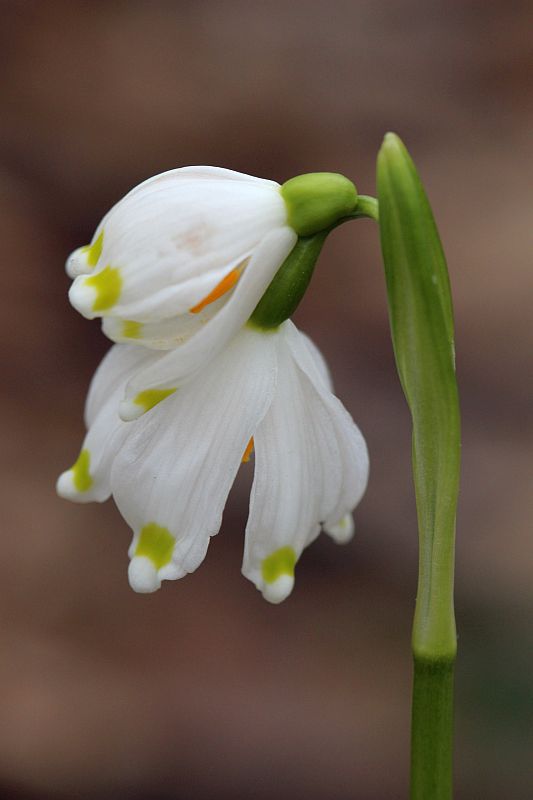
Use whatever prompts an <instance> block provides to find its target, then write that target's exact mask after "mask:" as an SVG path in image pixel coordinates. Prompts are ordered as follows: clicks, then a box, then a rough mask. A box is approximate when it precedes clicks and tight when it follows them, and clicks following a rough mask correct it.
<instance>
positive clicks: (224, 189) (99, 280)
mask: <svg viewBox="0 0 533 800" xmlns="http://www.w3.org/2000/svg"><path fill="white" fill-rule="evenodd" d="M280 188H281V187H280V186H279V184H277V183H275V182H274V181H268V180H262V179H260V178H255V177H252V176H249V175H243V174H241V173H238V172H233V171H231V170H227V169H220V168H217V167H183V168H181V169H174V170H170V171H169V172H164V173H162V174H161V175H157V176H155V177H153V178H150V179H149V180H147V181H145V182H144V183H141V184H140V185H139V186H137V187H136V188H135V189H133V190H132V191H131V192H129V194H127V195H126V196H125V197H124V198H123V199H122V200H120V201H119V202H118V203H117V204H116V205H115V206H114V207H113V208H112V209H111V210H110V211H109V213H108V214H107V215H106V216H105V217H104V219H103V220H102V221H101V223H100V224H99V225H98V227H97V229H96V232H95V234H94V237H93V241H92V243H91V244H90V245H87V246H86V247H81V248H79V249H78V250H76V251H75V252H74V253H72V255H71V256H70V257H69V259H68V261H67V272H68V274H69V275H70V277H72V278H74V282H73V284H72V286H71V288H70V292H69V297H70V301H71V303H72V305H73V306H74V307H75V308H76V309H77V310H78V311H80V312H81V313H82V314H83V315H84V316H86V317H88V318H90V319H92V318H94V317H102V318H103V329H104V332H105V333H106V335H107V336H109V338H111V339H112V340H113V341H116V342H128V341H131V342H134V343H136V344H143V345H146V346H148V347H150V348H156V349H157V348H159V349H170V348H173V347H175V346H176V345H178V344H182V343H183V342H184V341H186V340H187V339H189V338H194V335H195V334H196V333H197V332H198V331H200V330H201V329H202V328H204V327H206V328H209V329H210V330H211V324H209V325H206V323H209V322H210V320H213V322H214V319H213V318H214V317H217V316H218V313H219V312H220V311H221V310H222V309H223V308H225V306H226V305H231V306H232V313H229V314H228V313H227V314H225V315H224V323H223V324H220V323H219V324H218V325H216V326H215V328H214V330H213V331H212V332H211V334H210V335H207V336H206V337H204V339H203V342H204V348H205V349H204V353H203V355H206V354H208V353H209V354H215V355H216V353H217V352H219V351H220V350H221V349H223V347H224V346H225V344H226V342H227V341H229V339H231V338H232V336H233V335H234V334H235V333H236V332H237V331H238V330H239V328H240V327H241V326H242V325H243V324H244V322H246V320H247V319H248V318H249V317H250V315H251V314H252V312H253V310H254V308H255V306H256V305H257V303H258V302H259V300H260V299H261V297H262V296H263V294H264V292H265V290H266V288H267V287H268V285H269V283H270V282H271V280H272V278H273V277H274V275H275V274H276V272H277V270H278V269H279V267H280V265H281V263H282V262H283V261H284V259H285V257H286V256H287V255H288V253H289V252H290V251H291V249H292V248H293V246H294V244H295V242H296V238H297V237H296V234H295V232H294V230H293V229H292V228H291V227H290V226H289V225H288V222H287V207H286V204H285V201H284V199H283V197H282V195H281V193H280ZM198 355H199V351H198V350H197V351H196V356H197V357H198ZM197 363H198V364H200V365H201V366H203V362H200V361H198V362H197Z"/></svg>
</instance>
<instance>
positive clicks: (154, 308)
mask: <svg viewBox="0 0 533 800" xmlns="http://www.w3.org/2000/svg"><path fill="white" fill-rule="evenodd" d="M310 181H311V183H312V184H313V187H312V191H311V193H310V192H309V186H306V184H309V182H310ZM302 187H303V188H302ZM326 195H329V203H328V202H326V203H324V197H325V196H326ZM356 201H357V195H356V193H355V188H354V187H353V185H352V184H350V183H349V181H347V180H346V179H345V178H342V176H329V177H328V175H327V174H326V175H325V176H322V175H320V174H319V175H318V176H314V177H313V176H301V177H300V178H299V179H293V181H288V182H287V184H284V186H283V187H280V186H279V185H278V184H276V183H273V182H271V181H264V180H260V179H257V178H252V177H250V176H245V175H240V174H238V173H233V172H230V171H228V170H220V169H214V168H208V167H190V168H185V169H181V170H173V171H171V172H167V173H164V174H163V175H160V176H157V177H155V178H152V179H150V180H149V181H146V182H145V183H143V184H141V185H140V186H139V187H137V188H136V189H134V190H133V191H132V192H130V193H129V194H128V195H127V196H126V197H125V198H124V199H123V200H122V201H120V202H119V203H118V204H117V205H116V206H115V207H114V208H113V209H111V211H110V212H109V213H108V214H107V215H106V216H105V217H104V219H103V220H102V222H101V223H100V225H99V226H98V228H97V230H96V233H95V235H94V237H93V241H92V243H91V245H89V246H87V247H84V248H80V249H79V250H77V251H75V253H73V254H72V256H71V257H70V258H69V260H68V262H67V271H68V273H69V275H71V277H74V278H75V279H74V283H73V285H72V287H71V290H70V299H71V302H72V303H73V305H74V306H75V307H76V308H77V309H78V310H79V311H81V313H83V314H84V315H85V316H87V317H90V318H91V317H95V316H101V317H103V329H104V332H105V333H106V334H107V335H108V336H109V337H110V338H112V339H113V340H114V341H116V342H119V344H116V345H115V346H114V347H113V348H112V349H111V350H110V352H109V354H108V355H107V356H106V358H105V359H104V361H103V363H102V365H101V366H100V368H99V369H98V371H97V373H96V375H95V377H94V379H93V383H92V386H91V389H90V392H89V395H88V399H87V405H86V423H87V427H88V433H87V436H86V439H85V442H84V445H83V447H82V451H81V454H80V457H79V458H78V460H77V462H76V464H75V465H74V466H73V467H72V468H71V469H70V470H67V471H66V472H65V473H63V474H62V475H61V476H60V478H59V480H58V492H59V494H60V495H62V496H63V497H67V498H69V499H72V500H77V501H79V502H88V501H92V500H96V501H102V500H105V499H107V498H108V497H109V496H110V495H111V494H112V495H113V496H114V498H115V501H116V503H117V505H118V507H119V509H120V511H121V513H122V514H123V516H124V518H125V519H126V521H127V522H128V523H129V525H130V526H131V527H132V529H133V531H134V537H133V541H132V545H131V548H130V558H131V562H130V568H129V578H130V583H131V585H132V587H133V588H134V589H136V590H137V591H143V592H146V591H153V590H154V589H157V588H158V587H159V586H160V584H161V581H162V580H165V579H175V578H179V577H182V576H183V575H185V574H187V573H188V572H191V571H193V570H194V569H196V568H197V567H198V565H199V564H200V563H201V561H202V560H203V558H204V557H205V553H206V550H207V546H208V542H209V537H210V536H212V535H214V534H215V533H217V532H218V529H219V527H220V523H221V518H222V512H223V509H224V505H225V502H226V499H227V495H228V493H229V490H230V488H231V485H232V483H233V481H234V478H235V475H236V473H237V471H238V469H239V466H240V464H241V462H242V461H247V460H248V459H249V457H250V454H251V452H252V450H253V451H255V477H254V484H253V489H252V499H251V505H250V517H249V521H248V526H247V530H246V544H245V553H244V562H243V572H244V574H245V575H246V576H247V577H248V578H250V580H252V581H253V582H254V583H255V585H256V586H257V588H258V589H260V590H261V591H262V593H263V595H264V596H265V597H266V598H267V599H268V600H270V601H272V602H279V601H280V600H282V599H284V598H285V597H286V596H287V595H288V594H289V593H290V591H291V589H292V586H293V583H294V567H295V564H296V562H297V560H298V558H299V557H300V555H301V553H302V550H303V549H304V547H305V546H306V545H307V544H309V543H310V542H311V541H312V540H313V539H314V538H315V537H316V536H317V535H318V533H319V532H320V529H321V527H323V528H324V530H326V531H327V532H328V533H330V535H331V536H333V538H335V539H336V540H338V541H341V540H347V539H348V538H350V535H351V532H352V530H353V522H352V520H351V511H352V509H353V508H354V507H355V505H356V504H357V503H358V502H359V500H360V498H361V496H362V494H363V492H364V489H365V486H366V480H367V472H368V458H367V453H366V447H365V444H364V441H363V439H362V437H361V434H360V433H359V431H358V429H357V427H356V426H355V425H354V423H353V421H352V419H351V417H350V416H349V414H348V413H347V412H346V411H345V409H344V408H343V407H342V405H341V403H340V401H339V400H338V399H337V398H336V397H335V396H334V395H333V394H332V392H331V384H330V380H329V376H328V373H327V368H326V367H325V364H324V361H323V359H322V357H321V355H320V354H319V353H318V351H317V349H316V348H315V347H314V345H312V344H311V342H310V340H309V339H307V338H306V337H304V336H303V334H301V333H300V332H299V331H298V330H297V329H296V328H295V326H294V325H293V324H292V323H291V322H290V321H288V320H286V317H287V316H288V315H289V313H290V310H289V311H284V312H283V313H281V314H280V313H279V310H276V311H275V313H274V314H272V311H271V306H272V301H271V300H270V299H269V298H270V295H271V294H272V291H273V287H274V293H275V292H276V291H277V293H278V295H279V293H280V286H281V290H282V292H283V302H282V303H281V305H283V303H288V307H290V309H292V308H293V306H294V303H295V302H296V303H297V302H298V296H297V295H298V291H299V290H298V288H296V289H295V283H294V280H293V278H292V277H291V275H292V274H293V273H296V274H297V275H301V274H302V269H301V265H302V263H303V261H302V258H303V257H302V253H308V252H310V250H312V248H313V247H315V250H317V248H316V246H315V245H314V244H313V242H314V240H312V238H310V237H313V236H314V235H316V234H320V232H321V231H326V230H327V228H328V226H330V225H332V224H334V223H335V222H336V220H337V219H338V218H339V217H342V216H343V215H344V214H348V213H349V212H350V211H351V210H352V208H353V207H354V204H355V203H356ZM324 236H325V233H324ZM298 237H300V238H298ZM302 237H303V238H302ZM317 240H318V241H319V246H318V250H319V249H320V244H321V241H320V235H318V239H317ZM322 240H323V238H322ZM318 250H317V252H316V253H315V254H314V255H313V258H315V259H316V256H317V255H318ZM291 270H292V272H291ZM287 276H288V278H287ZM306 280H308V277H307V278H306ZM276 281H277V282H278V284H277V289H276ZM291 281H292V282H291ZM305 285H306V284H305ZM269 287H270V288H269ZM287 287H289V288H288V289H287ZM302 291H303V289H302ZM269 293H270V294H269ZM293 295H294V296H293ZM295 298H296V299H295ZM260 301H261V302H260ZM274 305H276V303H274ZM277 307H278V309H279V303H278V304H277ZM254 310H255V311H254ZM250 318H251V321H250ZM285 320H286V321H285ZM249 321H250V322H249ZM125 342H128V344H125Z"/></svg>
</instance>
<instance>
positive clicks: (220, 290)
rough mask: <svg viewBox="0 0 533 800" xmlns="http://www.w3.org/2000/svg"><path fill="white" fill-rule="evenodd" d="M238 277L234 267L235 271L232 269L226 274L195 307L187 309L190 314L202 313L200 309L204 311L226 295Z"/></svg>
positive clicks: (238, 273)
mask: <svg viewBox="0 0 533 800" xmlns="http://www.w3.org/2000/svg"><path fill="white" fill-rule="evenodd" d="M240 275H241V273H240V270H239V268H238V267H235V269H232V270H231V272H228V274H227V275H226V276H225V277H224V278H222V280H221V281H220V283H217V285H216V286H215V288H214V289H212V290H211V291H210V292H209V294H208V295H207V296H206V297H204V299H203V300H200V302H199V303H197V305H195V306H193V307H192V308H190V309H189V311H190V312H191V314H198V312H199V311H202V309H204V308H205V307H206V306H208V305H209V304H210V303H214V302H215V300H218V298H219V297H222V295H223V294H226V292H229V290H230V289H233V287H234V286H235V284H236V283H237V281H238V280H239V278H240Z"/></svg>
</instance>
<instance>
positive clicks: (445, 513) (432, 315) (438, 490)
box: [377, 134, 460, 800]
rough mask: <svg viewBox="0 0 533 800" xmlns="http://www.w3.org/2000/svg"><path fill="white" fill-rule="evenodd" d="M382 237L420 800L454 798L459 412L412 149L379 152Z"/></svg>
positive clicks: (437, 255)
mask: <svg viewBox="0 0 533 800" xmlns="http://www.w3.org/2000/svg"><path fill="white" fill-rule="evenodd" d="M377 185H378V200H379V212H380V235H381V248H382V253H383V261H384V265H385V276H386V283H387V294H388V302H389V315H390V324H391V331H392V341H393V347H394V354H395V358H396V365H397V368H398V374H399V376H400V381H401V384H402V388H403V391H404V393H405V397H406V399H407V403H408V405H409V409H410V412H411V416H412V422H413V475H414V483H415V492H416V502H417V511H418V527H419V577H418V591H417V599H416V608H415V618H414V625H413V639H412V645H413V657H414V684H413V706H412V749H411V798H412V800H449V798H450V797H451V796H452V742H453V729H452V726H453V669H454V662H455V656H456V649H457V645H456V631H455V618H454V604H453V579H454V545H455V515H456V506H457V493H458V485H459V466H460V415H459V403H458V394H457V382H456V377H455V358H454V340H453V313H452V303H451V295H450V285H449V279H448V272H447V269H446V261H445V258H444V253H443V251H442V246H441V243H440V239H439V235H438V232H437V228H436V226H435V222H434V219H433V215H432V213H431V208H430V206H429V203H428V200H427V197H426V195H425V192H424V189H423V187H422V184H421V182H420V179H419V177H418V174H417V171H416V168H415V166H414V164H413V161H412V160H411V158H410V156H409V154H408V152H407V150H406V148H405V147H404V145H403V143H402V142H401V141H400V139H399V138H398V137H397V136H395V135H394V134H387V136H386V137H385V140H384V142H383V146H382V148H381V150H380V153H379V156H378V165H377Z"/></svg>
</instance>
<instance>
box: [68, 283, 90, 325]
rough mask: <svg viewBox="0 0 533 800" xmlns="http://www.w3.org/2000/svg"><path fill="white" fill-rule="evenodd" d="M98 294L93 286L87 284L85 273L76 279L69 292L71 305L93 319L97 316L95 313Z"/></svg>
mask: <svg viewBox="0 0 533 800" xmlns="http://www.w3.org/2000/svg"><path fill="white" fill-rule="evenodd" d="M96 296H97V294H96V291H95V290H94V288H93V287H91V286H90V285H89V286H88V285H87V280H86V278H85V276H83V275H80V276H78V277H77V278H76V279H75V280H74V283H73V284H72V286H71V287H70V289H69V293H68V298H69V300H70V303H71V305H72V306H74V308H75V309H76V311H79V312H80V314H82V315H83V316H84V317H87V319H93V318H94V317H95V316H96V315H95V313H94V303H95V301H96Z"/></svg>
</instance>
